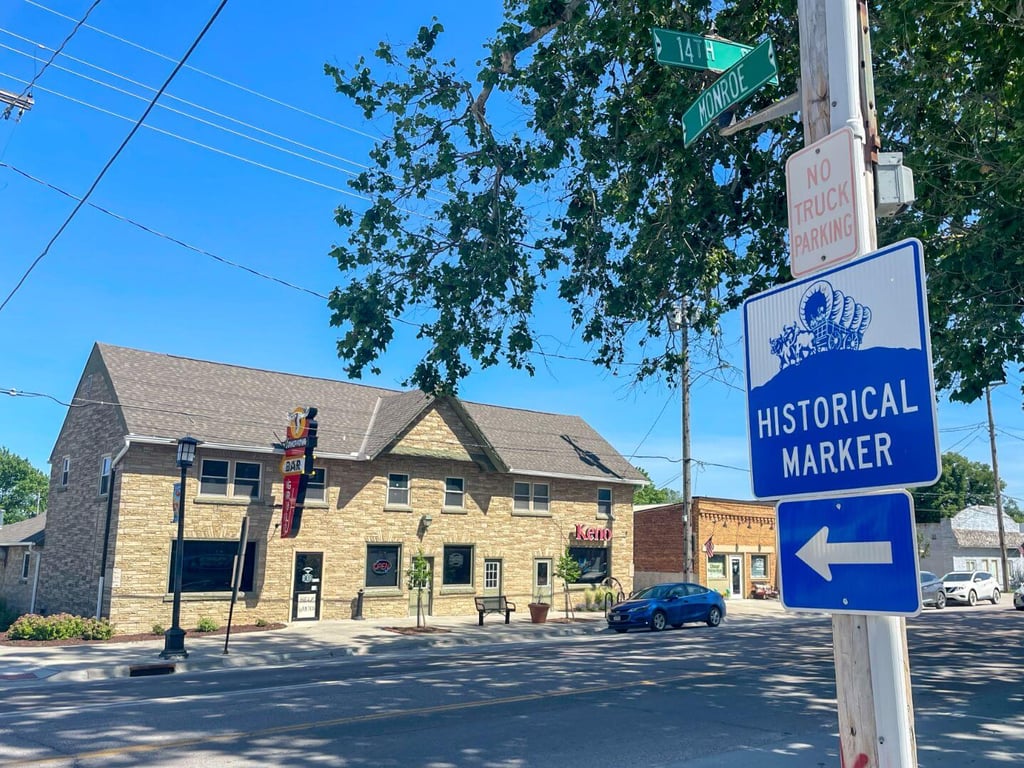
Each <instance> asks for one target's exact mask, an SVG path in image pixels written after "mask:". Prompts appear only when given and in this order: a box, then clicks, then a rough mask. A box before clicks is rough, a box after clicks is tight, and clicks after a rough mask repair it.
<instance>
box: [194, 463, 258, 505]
mask: <svg viewBox="0 0 1024 768" xmlns="http://www.w3.org/2000/svg"><path fill="white" fill-rule="evenodd" d="M212 461H216V462H219V463H222V464H226V465H227V473H226V474H225V475H213V474H210V473H208V472H207V471H206V463H207V462H212ZM239 464H251V465H253V466H255V467H257V468H258V469H259V475H258V477H257V478H256V495H255V496H253V495H251V494H249V493H242V494H240V493H235V482H236V480H237V479H238V478H237V471H238V465H239ZM207 478H212V479H216V480H220V479H223V480H224V484H223V485H220V484H218V485H217V487H218V488H223V489H224V492H223V493H220V492H219V491H214V490H211V489H210V488H204V487H203V483H204V482H209V481H208V480H207ZM247 479H248V478H247ZM199 495H200V496H203V497H206V498H214V499H248V500H249V501H259V500H260V499H261V498H263V464H262V463H261V462H258V461H243V460H231V459H213V458H203V459H200V462H199Z"/></svg>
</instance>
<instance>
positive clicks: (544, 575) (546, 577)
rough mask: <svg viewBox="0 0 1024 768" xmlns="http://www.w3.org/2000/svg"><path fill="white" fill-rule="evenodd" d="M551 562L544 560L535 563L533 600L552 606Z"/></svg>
mask: <svg viewBox="0 0 1024 768" xmlns="http://www.w3.org/2000/svg"><path fill="white" fill-rule="evenodd" d="M551 576H552V572H551V560H550V559H547V558H544V559H541V560H534V561H533V600H534V601H535V602H538V603H547V604H548V605H550V604H551V598H552V587H551Z"/></svg>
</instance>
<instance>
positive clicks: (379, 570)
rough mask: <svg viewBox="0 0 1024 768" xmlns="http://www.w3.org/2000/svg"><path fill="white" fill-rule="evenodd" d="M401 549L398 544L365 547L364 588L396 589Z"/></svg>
mask: <svg viewBox="0 0 1024 768" xmlns="http://www.w3.org/2000/svg"><path fill="white" fill-rule="evenodd" d="M401 554H402V548H401V547H400V546H399V545H398V544H368V545H367V546H366V586H367V587H397V586H398V570H399V569H398V564H399V563H400V562H401V559H400V558H401Z"/></svg>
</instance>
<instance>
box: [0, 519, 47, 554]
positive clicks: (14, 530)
mask: <svg viewBox="0 0 1024 768" xmlns="http://www.w3.org/2000/svg"><path fill="white" fill-rule="evenodd" d="M45 536H46V513H45V512H43V513H42V514H41V515H36V516H35V517H30V518H28V519H27V520H21V521H19V522H17V523H10V524H8V525H5V526H3V527H2V528H0V547H9V546H17V545H25V544H35V545H36V546H42V545H43V539H44V538H45Z"/></svg>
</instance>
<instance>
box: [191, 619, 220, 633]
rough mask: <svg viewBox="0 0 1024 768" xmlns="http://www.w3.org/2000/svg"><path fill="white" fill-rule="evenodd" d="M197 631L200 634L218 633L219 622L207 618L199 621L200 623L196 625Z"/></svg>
mask: <svg viewBox="0 0 1024 768" xmlns="http://www.w3.org/2000/svg"><path fill="white" fill-rule="evenodd" d="M196 629H197V630H198V631H199V632H216V631H217V630H218V629H219V627H218V625H217V622H216V621H214V620H213V619H208V618H206V617H205V616H204V617H203V618H201V619H199V623H198V624H197V625H196Z"/></svg>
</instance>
